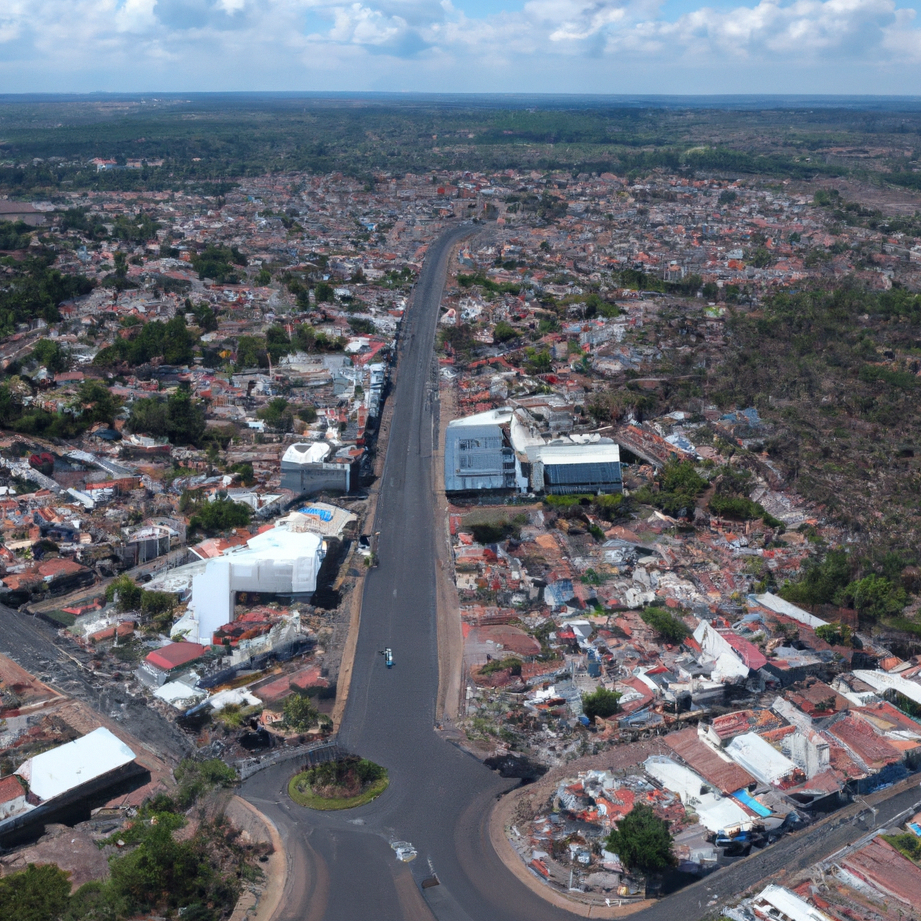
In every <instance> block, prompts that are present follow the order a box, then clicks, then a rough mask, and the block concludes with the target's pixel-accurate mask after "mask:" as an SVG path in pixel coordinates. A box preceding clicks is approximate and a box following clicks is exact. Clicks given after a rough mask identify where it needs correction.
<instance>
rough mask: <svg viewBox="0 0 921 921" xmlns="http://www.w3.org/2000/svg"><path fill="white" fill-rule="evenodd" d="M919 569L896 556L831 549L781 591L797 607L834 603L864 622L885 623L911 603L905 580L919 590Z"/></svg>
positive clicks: (892, 554) (810, 563) (811, 563)
mask: <svg viewBox="0 0 921 921" xmlns="http://www.w3.org/2000/svg"><path fill="white" fill-rule="evenodd" d="M915 571H916V570H915V567H914V566H913V565H911V564H910V563H909V562H908V560H907V559H906V558H905V557H902V556H900V555H899V554H895V553H888V554H885V555H883V556H882V557H881V558H880V559H879V560H876V561H874V560H873V559H872V558H869V557H858V555H856V554H849V553H847V551H844V550H830V551H828V552H827V553H826V554H825V556H824V557H822V558H820V559H816V560H811V561H808V562H807V563H806V564H805V565H804V566H803V571H802V576H801V578H800V580H799V581H798V582H793V583H788V584H786V585H784V586H783V588H781V590H780V594H781V596H782V597H784V598H786V599H787V601H792V602H793V603H794V604H802V605H805V606H807V607H815V606H818V605H823V604H834V605H838V606H841V607H847V608H854V609H855V610H856V611H857V613H858V615H859V616H860V618H861V619H862V620H864V621H885V620H887V619H890V618H895V617H898V616H899V615H900V614H901V612H902V610H903V609H904V608H905V606H906V604H908V600H909V593H908V590H907V589H906V588H905V587H904V586H903V585H902V584H901V580H902V579H903V578H905V579H906V581H908V582H909V584H910V585H911V586H912V588H913V589H914V590H916V589H917V585H916V584H915V579H914V575H913V573H914V572H915Z"/></svg>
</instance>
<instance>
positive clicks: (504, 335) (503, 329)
mask: <svg viewBox="0 0 921 921" xmlns="http://www.w3.org/2000/svg"><path fill="white" fill-rule="evenodd" d="M517 335H518V332H517V331H516V330H515V327H514V326H512V325H511V323H506V322H505V320H500V321H499V322H498V323H497V324H496V326H495V329H493V332H492V337H493V340H494V341H496V342H509V341H510V340H511V339H514V338H516V337H517Z"/></svg>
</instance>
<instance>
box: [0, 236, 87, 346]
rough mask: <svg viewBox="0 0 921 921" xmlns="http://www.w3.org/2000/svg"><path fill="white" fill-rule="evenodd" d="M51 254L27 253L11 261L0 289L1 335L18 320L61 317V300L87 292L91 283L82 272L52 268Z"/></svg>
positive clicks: (14, 329)
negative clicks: (71, 273) (7, 273)
mask: <svg viewBox="0 0 921 921" xmlns="http://www.w3.org/2000/svg"><path fill="white" fill-rule="evenodd" d="M54 260H55V256H54V254H53V253H42V254H41V255H38V256H29V257H28V258H27V259H25V260H23V261H22V262H14V268H13V273H12V278H11V279H5V280H4V284H3V286H2V288H0V336H9V335H10V334H12V333H14V332H15V331H16V327H17V326H18V324H20V323H27V322H29V321H31V320H38V319H40V320H44V321H45V322H46V323H56V322H57V321H58V320H60V318H61V314H60V311H59V310H58V305H59V304H60V303H61V302H62V301H66V300H69V299H71V298H75V297H81V296H82V295H84V294H89V293H90V291H92V290H93V283H92V282H91V281H90V280H89V279H88V278H86V276H84V275H62V274H61V273H60V272H59V271H58V270H57V269H55V268H53V267H52V266H53V265H54Z"/></svg>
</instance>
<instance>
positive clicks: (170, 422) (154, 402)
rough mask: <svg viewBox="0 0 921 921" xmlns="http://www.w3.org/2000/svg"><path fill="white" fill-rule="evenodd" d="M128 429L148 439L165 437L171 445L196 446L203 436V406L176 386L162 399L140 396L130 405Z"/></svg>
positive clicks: (204, 426) (204, 429) (186, 391)
mask: <svg viewBox="0 0 921 921" xmlns="http://www.w3.org/2000/svg"><path fill="white" fill-rule="evenodd" d="M127 429H128V431H129V432H138V433H140V434H143V435H148V436H150V437H151V438H167V439H169V441H170V443H171V444H174V445H193V446H195V447H199V446H200V445H201V444H202V442H203V440H204V437H205V431H206V425H205V406H204V404H203V403H202V402H200V401H198V400H193V399H192V397H191V395H190V394H189V392H188V390H185V389H182V388H180V389H179V390H177V391H175V392H174V393H172V394H170V395H169V397H167V398H166V399H165V400H164V399H161V398H159V397H144V398H142V399H140V400H135V401H134V403H132V404H131V415H130V416H129V417H128V423H127Z"/></svg>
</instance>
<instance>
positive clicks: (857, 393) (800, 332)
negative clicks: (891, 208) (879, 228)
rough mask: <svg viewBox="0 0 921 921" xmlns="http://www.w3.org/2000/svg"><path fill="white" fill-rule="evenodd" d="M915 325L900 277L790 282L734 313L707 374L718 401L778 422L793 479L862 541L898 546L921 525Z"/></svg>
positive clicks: (915, 306) (913, 299)
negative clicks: (881, 281)
mask: <svg viewBox="0 0 921 921" xmlns="http://www.w3.org/2000/svg"><path fill="white" fill-rule="evenodd" d="M919 325H921V296H919V295H917V294H913V293H911V292H909V291H906V290H905V289H902V288H897V287H893V288H892V289H891V290H889V291H870V290H867V289H865V288H863V287H861V286H860V285H858V284H856V283H842V284H839V285H837V286H836V287H833V288H825V287H812V288H805V289H800V290H797V291H784V292H781V293H778V294H774V295H772V296H770V297H769V298H768V299H767V300H766V301H765V302H764V304H763V306H762V309H760V310H758V311H750V312H741V311H740V312H737V313H733V314H732V315H731V316H730V317H729V319H728V332H729V335H730V338H731V343H732V347H731V348H729V349H726V351H725V357H724V359H723V362H722V364H721V365H720V366H719V367H718V368H716V369H715V371H714V372H713V373H711V374H710V375H709V376H708V379H707V381H706V394H705V395H706V396H707V397H708V398H709V399H712V400H713V401H714V402H715V403H716V404H717V405H719V406H721V407H726V408H733V407H738V406H755V407H756V408H757V409H758V412H759V414H760V415H761V417H762V418H763V419H764V420H765V421H766V422H767V423H769V424H771V425H773V426H775V431H774V432H773V433H771V434H769V435H768V436H767V437H766V440H765V448H766V449H767V450H768V453H769V454H770V456H771V459H772V461H773V462H774V463H776V464H778V465H779V466H781V467H782V468H783V469H784V470H785V471H786V472H787V474H788V475H789V483H790V487H791V488H793V489H795V490H796V491H797V492H799V493H800V494H802V495H804V496H805V497H806V498H807V499H810V500H812V501H814V502H817V503H821V504H822V505H824V506H825V507H826V508H827V509H828V511H829V512H830V513H831V514H832V515H833V516H834V517H835V518H837V519H838V521H840V522H841V523H842V524H843V525H845V526H846V527H848V528H849V529H850V530H851V532H852V533H854V534H855V535H858V538H859V540H860V542H861V544H862V545H863V547H864V548H865V552H871V553H876V552H884V551H887V550H889V551H896V552H901V551H903V550H904V548H906V547H910V546H913V544H914V542H915V536H916V534H917V532H918V529H919V527H921V503H919V502H918V501H917V499H918V495H919V494H921V471H919V469H918V466H917V462H916V460H915V457H914V454H915V446H916V445H917V444H919V443H921V421H919V417H918V414H917V412H916V406H917V401H918V392H919V387H921V378H918V376H917V374H916V373H915V371H916V370H917V367H916V363H917V344H918V327H919ZM906 445H907V446H908V448H907V449H906V450H904V451H903V450H901V446H906ZM871 481H872V484H873V487H872V489H871V488H870V486H869V484H870V482H871Z"/></svg>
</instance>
